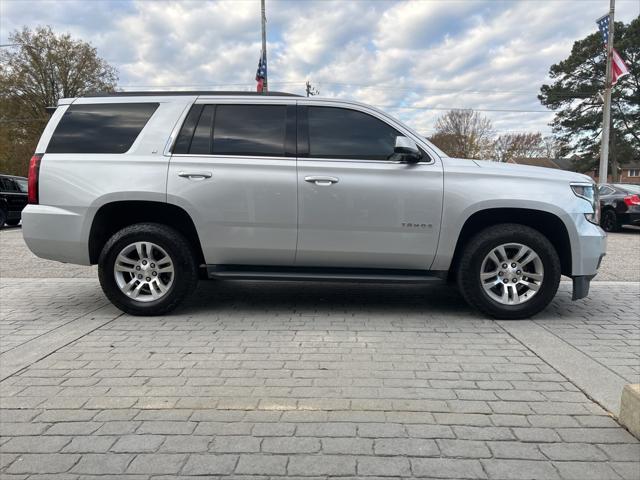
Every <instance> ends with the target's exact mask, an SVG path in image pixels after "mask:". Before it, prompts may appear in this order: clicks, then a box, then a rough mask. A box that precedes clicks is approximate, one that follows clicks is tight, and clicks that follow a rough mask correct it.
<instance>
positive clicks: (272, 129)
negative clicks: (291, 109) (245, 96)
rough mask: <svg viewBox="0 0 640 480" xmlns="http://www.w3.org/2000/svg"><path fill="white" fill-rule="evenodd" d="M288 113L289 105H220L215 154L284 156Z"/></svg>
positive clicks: (216, 120)
mask: <svg viewBox="0 0 640 480" xmlns="http://www.w3.org/2000/svg"><path fill="white" fill-rule="evenodd" d="M286 112H287V107H286V106H285V105H218V106H217V108H216V113H215V122H214V128H213V153H214V154H217V155H258V156H271V157H280V156H284V154H285V148H284V142H285V130H286V129H285V125H286Z"/></svg>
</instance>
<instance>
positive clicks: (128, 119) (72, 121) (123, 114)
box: [47, 103, 159, 153]
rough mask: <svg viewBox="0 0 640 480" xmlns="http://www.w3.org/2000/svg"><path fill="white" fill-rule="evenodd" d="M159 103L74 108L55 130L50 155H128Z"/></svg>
mask: <svg viewBox="0 0 640 480" xmlns="http://www.w3.org/2000/svg"><path fill="white" fill-rule="evenodd" d="M158 105H159V104H158V103H103V104H92V105H71V106H70V107H69V109H68V110H67V111H66V112H65V114H64V115H63V117H62V118H61V119H60V123H58V126H57V127H56V130H55V132H54V133H53V136H52V137H51V141H50V142H49V146H48V147H47V153H125V152H126V151H127V150H129V149H130V148H131V145H133V142H134V141H135V140H136V138H138V135H139V134H140V132H141V131H142V129H143V128H144V126H145V125H146V124H147V121H149V119H150V118H151V115H153V112H155V111H156V109H157V108H158Z"/></svg>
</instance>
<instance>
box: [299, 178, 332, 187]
mask: <svg viewBox="0 0 640 480" xmlns="http://www.w3.org/2000/svg"><path fill="white" fill-rule="evenodd" d="M304 181H305V182H310V183H315V184H316V185H320V186H323V187H326V186H329V185H333V184H334V183H338V179H337V178H336V177H317V176H310V177H304Z"/></svg>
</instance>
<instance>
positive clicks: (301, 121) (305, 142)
mask: <svg viewBox="0 0 640 480" xmlns="http://www.w3.org/2000/svg"><path fill="white" fill-rule="evenodd" d="M308 107H323V108H339V109H342V110H351V111H354V112H359V113H362V114H364V115H369V116H370V117H373V118H375V119H376V120H378V121H380V122H382V123H384V124H385V125H387V126H388V127H389V128H392V129H394V130H395V131H397V132H398V133H400V134H402V135H403V136H405V137H407V138H410V139H412V140H413V141H416V140H415V138H414V136H413V135H410V134H409V133H408V132H406V131H405V130H404V129H403V128H399V126H397V125H392V124H391V123H389V122H388V121H387V120H386V119H385V118H382V117H381V116H380V115H376V112H373V111H370V110H368V109H365V108H354V107H358V106H355V105H348V104H326V103H317V104H316V103H299V104H298V158H299V159H301V160H303V161H309V160H311V161H314V162H351V163H373V164H387V165H402V164H405V163H406V162H402V161H399V160H375V159H367V158H344V157H335V158H333V157H311V156H309V150H310V145H309V142H310V139H309V112H308ZM416 144H417V145H418V148H419V149H420V150H421V151H422V152H423V153H424V156H425V157H424V160H423V161H420V162H418V163H417V164H415V166H418V165H432V164H434V163H435V160H434V157H433V153H430V152H429V151H427V150H426V149H425V148H424V147H423V146H421V145H420V143H419V142H416ZM301 152H304V153H301Z"/></svg>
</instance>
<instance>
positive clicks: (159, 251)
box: [23, 92, 606, 318]
mask: <svg viewBox="0 0 640 480" xmlns="http://www.w3.org/2000/svg"><path fill="white" fill-rule="evenodd" d="M29 203H30V204H29V205H28V206H27V208H26V209H25V210H24V213H23V224H24V228H23V231H24V238H25V240H26V242H27V245H28V246H29V248H30V249H31V250H32V251H33V252H34V253H35V254H36V255H38V256H40V257H43V258H49V259H53V260H58V261H62V262H70V263H77V264H84V265H90V264H98V265H99V277H100V283H101V285H102V288H103V290H104V292H105V294H106V296H107V297H108V298H109V299H110V300H111V301H112V302H113V303H114V304H115V305H116V306H117V307H118V308H120V309H122V310H124V311H125V312H128V313H131V314H135V315H157V314H163V313H166V312H168V311H170V310H172V309H173V308H175V307H176V306H177V305H178V304H179V303H180V302H182V301H183V300H184V299H185V298H186V297H187V295H189V294H190V293H191V292H193V290H194V289H195V288H196V283H197V280H198V279H199V278H227V279H270V280H275V279H281V280H343V281H345V280H346V281H356V282H360V281H380V282H423V281H425V282H426V281H430V280H434V279H442V280H455V281H457V283H458V285H459V287H460V291H461V292H462V295H463V296H464V298H465V299H466V300H467V302H469V303H470V304H471V305H473V306H474V307H476V308H477V309H479V310H480V311H482V312H484V313H485V314H488V315H490V316H493V317H496V318H523V317H528V316H530V315H533V314H535V313H537V312H539V311H540V310H542V309H543V308H545V307H546V306H547V305H548V304H549V302H550V301H551V299H552V298H553V297H554V295H555V293H556V291H557V289H558V284H559V281H560V276H561V274H564V275H566V276H569V277H571V278H572V279H573V298H574V299H578V298H583V297H585V296H586V295H587V294H588V290H589V282H590V280H591V279H592V278H593V276H594V275H595V274H596V271H597V269H598V266H599V263H600V261H601V259H602V257H603V255H604V252H605V242H606V237H605V234H604V232H603V231H602V230H601V229H600V228H599V227H598V226H597V224H598V213H599V212H598V209H599V202H598V198H597V193H596V190H595V188H594V185H593V183H592V182H591V180H590V179H589V178H588V177H585V176H583V175H579V174H576V173H570V172H564V171H559V170H548V169H542V168H535V167H524V166H518V165H509V164H504V163H495V162H485V161H474V160H462V159H455V158H449V157H447V155H446V154H444V153H443V152H442V151H440V150H438V149H437V148H436V147H435V146H433V145H432V144H431V143H429V142H428V141H426V140H425V139H424V138H423V137H421V136H420V135H419V134H417V133H416V132H415V131H413V130H411V129H410V128H408V127H407V126H405V125H403V124H402V123H400V122H399V121H397V120H396V119H394V118H392V117H390V116H389V115H387V114H385V113H384V112H382V111H380V110H377V109H375V108H372V107H370V106H368V105H363V104H361V103H356V102H351V101H344V100H333V99H331V100H329V99H318V98H304V97H298V96H294V95H287V94H270V95H255V94H253V95H252V94H239V93H223V92H217V93H216V92H172V93H159V92H146V93H145V92H137V93H118V94H114V95H111V96H105V95H103V96H98V97H85V98H75V99H63V100H61V101H60V102H59V104H58V108H57V109H56V111H55V113H54V114H53V116H52V118H51V120H50V121H49V124H48V125H47V127H46V129H45V131H44V133H43V134H42V138H41V139H40V142H39V144H38V146H37V150H36V154H35V155H34V156H33V158H32V159H31V164H30V167H29Z"/></svg>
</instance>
